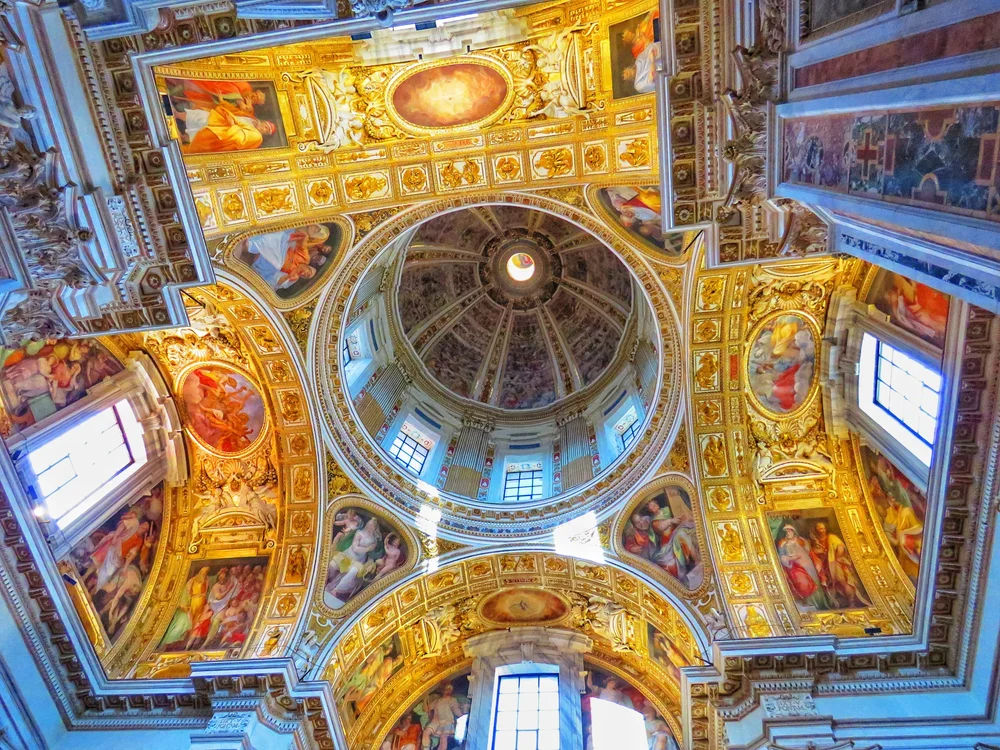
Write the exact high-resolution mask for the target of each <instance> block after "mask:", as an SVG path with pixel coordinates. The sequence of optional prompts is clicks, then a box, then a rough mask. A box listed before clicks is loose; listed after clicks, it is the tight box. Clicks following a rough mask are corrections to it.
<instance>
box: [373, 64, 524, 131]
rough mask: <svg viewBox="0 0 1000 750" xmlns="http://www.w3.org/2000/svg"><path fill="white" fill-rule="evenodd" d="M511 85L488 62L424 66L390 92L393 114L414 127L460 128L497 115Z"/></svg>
mask: <svg viewBox="0 0 1000 750" xmlns="http://www.w3.org/2000/svg"><path fill="white" fill-rule="evenodd" d="M509 93H510V87H509V86H508V84H507V80H506V79H505V78H504V77H503V76H502V75H501V74H500V72H499V71H497V70H495V69H494V68H491V67H490V66H488V65H484V64H480V63H473V62H461V63H454V64H452V65H441V66H437V67H429V68H424V69H422V70H418V71H417V72H415V73H413V74H412V75H409V76H407V77H406V78H404V79H403V80H401V81H400V82H399V83H398V84H397V85H396V87H395V89H394V90H393V91H392V106H393V109H395V111H396V115H397V116H398V117H399V118H400V119H401V120H402V121H403V122H405V123H407V124H409V125H411V126H413V127H416V128H423V129H426V128H434V129H438V128H442V129H443V128H460V127H463V126H467V125H472V124H473V123H481V122H482V121H485V120H489V119H490V118H491V116H492V115H496V116H497V117H499V116H500V114H502V113H501V112H499V110H500V109H501V107H503V106H504V103H505V102H506V101H507V98H508V94H509Z"/></svg>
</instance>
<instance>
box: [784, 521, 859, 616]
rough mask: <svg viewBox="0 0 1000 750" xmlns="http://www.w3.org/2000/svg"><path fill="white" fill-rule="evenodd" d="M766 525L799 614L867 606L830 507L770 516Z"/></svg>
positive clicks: (857, 576) (856, 573) (854, 568)
mask: <svg viewBox="0 0 1000 750" xmlns="http://www.w3.org/2000/svg"><path fill="white" fill-rule="evenodd" d="M767 521H768V525H769V527H770V531H771V538H772V539H773V540H774V546H775V549H776V550H777V553H778V562H779V564H780V565H781V570H782V572H783V573H784V575H785V581H786V582H787V584H788V589H789V591H790V592H791V594H792V598H793V599H794V600H795V606H796V607H797V608H798V610H799V612H802V613H803V614H805V613H810V612H830V611H833V610H844V609H856V608H859V607H869V606H871V600H870V599H869V598H868V593H867V592H866V591H865V587H864V584H863V583H862V582H861V578H860V576H859V575H858V571H857V568H856V567H855V566H854V561H853V560H852V559H851V555H850V552H849V550H848V549H847V545H846V544H845V543H844V535H843V533H842V532H841V530H840V525H839V524H838V523H837V517H836V515H835V514H834V512H833V509H832V508H816V509H811V510H801V511H788V512H784V513H770V514H768V519H767Z"/></svg>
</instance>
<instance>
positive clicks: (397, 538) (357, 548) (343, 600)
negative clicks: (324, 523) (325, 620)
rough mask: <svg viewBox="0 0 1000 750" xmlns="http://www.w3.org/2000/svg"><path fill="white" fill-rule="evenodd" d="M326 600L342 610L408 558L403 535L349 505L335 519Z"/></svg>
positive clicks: (363, 510) (377, 518)
mask: <svg viewBox="0 0 1000 750" xmlns="http://www.w3.org/2000/svg"><path fill="white" fill-rule="evenodd" d="M332 545H333V547H332V549H331V553H330V563H329V565H328V567H327V574H326V584H325V586H324V590H323V602H324V603H325V604H326V606H328V607H330V608H331V609H340V608H341V607H343V606H344V605H345V604H347V603H348V602H349V601H350V600H351V599H353V598H354V597H355V596H357V595H358V594H359V593H360V592H361V591H362V590H363V589H365V588H366V587H367V586H369V585H370V584H372V583H374V582H375V581H378V580H380V579H382V578H385V577H386V576H387V575H389V574H390V573H392V572H393V571H395V570H398V569H399V568H401V567H402V566H403V565H404V564H405V563H406V560H407V554H408V550H407V546H406V542H405V541H404V540H403V537H402V535H401V534H400V533H399V532H398V531H396V530H395V529H393V528H392V526H390V525H389V524H387V523H386V522H385V521H382V520H381V519H380V518H379V517H378V516H376V515H375V514H374V513H372V512H371V511H368V510H365V509H363V508H354V507H348V508H344V509H342V510H340V511H338V512H337V515H336V517H335V518H334V520H333V540H332Z"/></svg>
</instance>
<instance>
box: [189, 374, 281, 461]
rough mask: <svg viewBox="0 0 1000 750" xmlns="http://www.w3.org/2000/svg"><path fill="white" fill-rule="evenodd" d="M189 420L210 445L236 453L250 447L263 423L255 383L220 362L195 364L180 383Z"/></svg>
mask: <svg viewBox="0 0 1000 750" xmlns="http://www.w3.org/2000/svg"><path fill="white" fill-rule="evenodd" d="M181 396H182V398H183V400H184V407H185V410H186V412H187V418H188V422H189V424H190V425H191V429H192V430H193V431H194V433H195V435H196V436H197V437H198V438H199V439H200V440H201V441H202V442H203V443H204V444H205V445H206V446H207V447H208V448H210V449H212V450H215V451H221V452H224V453H235V452H239V451H242V450H244V449H246V448H248V447H250V446H251V445H252V444H253V442H254V441H255V440H256V439H257V438H258V436H259V435H260V432H261V430H262V429H263V427H264V401H263V399H261V397H260V392H259V391H258V390H257V386H255V385H254V384H253V383H251V382H250V381H249V380H247V378H246V377H244V376H243V375H241V374H240V373H238V372H236V371H235V370H231V369H229V368H228V367H222V366H221V365H208V366H206V367H198V368H195V369H194V370H192V371H191V372H189V373H188V375H187V377H185V378H184V383H183V385H182V386H181Z"/></svg>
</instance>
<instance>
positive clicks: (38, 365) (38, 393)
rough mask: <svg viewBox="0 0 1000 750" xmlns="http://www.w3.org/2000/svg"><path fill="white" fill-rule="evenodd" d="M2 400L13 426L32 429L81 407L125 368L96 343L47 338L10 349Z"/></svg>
mask: <svg viewBox="0 0 1000 750" xmlns="http://www.w3.org/2000/svg"><path fill="white" fill-rule="evenodd" d="M3 354H4V360H3V365H2V367H0V398H2V399H3V407H4V409H5V410H6V411H7V415H8V416H9V417H10V421H11V424H12V426H13V427H15V428H19V427H20V428H23V427H30V426H31V425H33V424H35V422H37V421H38V420H41V419H45V417H48V416H50V415H52V414H55V413H56V412H57V411H61V410H62V409H65V408H66V407H67V406H70V405H71V404H75V403H76V402H77V401H79V400H80V399H81V398H83V397H84V396H86V395H87V391H88V390H89V389H90V388H93V387H94V386H95V385H97V384H98V383H100V382H101V381H102V380H104V379H105V378H107V377H110V376H112V375H116V374H117V373H119V372H121V371H122V365H121V363H120V362H119V361H118V360H117V359H115V357H114V355H112V354H111V353H110V352H109V351H108V350H107V349H105V348H104V346H102V345H101V344H100V343H98V342H97V341H95V340H93V339H75V340H72V341H71V340H69V339H46V340H42V341H32V342H29V343H27V344H25V345H24V346H21V347H19V348H17V349H14V350H10V349H5V350H4V351H3Z"/></svg>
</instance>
